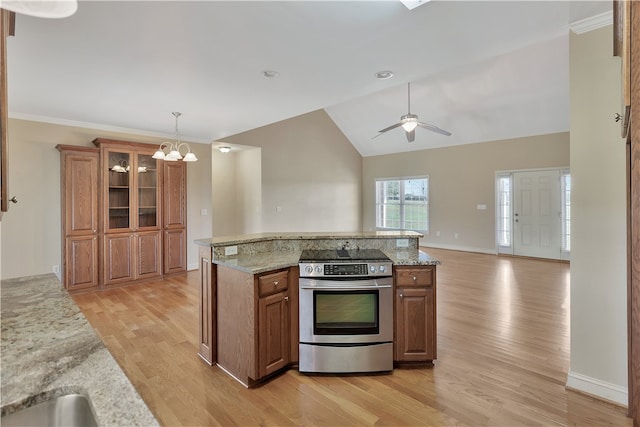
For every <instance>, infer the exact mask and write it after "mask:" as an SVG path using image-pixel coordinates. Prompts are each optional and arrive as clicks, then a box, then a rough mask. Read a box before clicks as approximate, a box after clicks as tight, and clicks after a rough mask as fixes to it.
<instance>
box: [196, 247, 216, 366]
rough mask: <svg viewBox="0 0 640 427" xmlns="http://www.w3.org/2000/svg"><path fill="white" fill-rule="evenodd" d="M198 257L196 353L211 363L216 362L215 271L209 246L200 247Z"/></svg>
mask: <svg viewBox="0 0 640 427" xmlns="http://www.w3.org/2000/svg"><path fill="white" fill-rule="evenodd" d="M199 258H200V299H199V304H198V305H199V307H198V308H199V316H198V322H199V327H198V332H199V342H198V355H200V357H201V358H202V359H203V360H204V361H205V362H207V363H208V364H209V365H213V364H214V363H215V362H216V339H217V336H216V327H217V322H216V309H217V307H216V286H215V284H216V274H215V273H216V271H215V266H214V265H213V264H212V263H211V248H210V247H209V246H207V247H201V248H200V249H199Z"/></svg>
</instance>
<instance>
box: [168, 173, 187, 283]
mask: <svg viewBox="0 0 640 427" xmlns="http://www.w3.org/2000/svg"><path fill="white" fill-rule="evenodd" d="M162 176H163V178H162V186H163V194H164V199H163V200H164V201H163V205H164V206H163V215H164V216H163V218H164V219H163V229H164V255H163V256H164V274H173V273H182V272H185V271H187V210H186V206H187V203H186V199H187V182H186V181H187V174H186V167H185V163H184V162H166V161H165V162H163V174H162Z"/></svg>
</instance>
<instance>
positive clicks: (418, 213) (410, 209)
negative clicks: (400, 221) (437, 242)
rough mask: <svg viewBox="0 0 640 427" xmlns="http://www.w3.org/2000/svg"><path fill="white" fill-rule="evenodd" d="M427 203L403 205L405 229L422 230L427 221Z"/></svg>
mask: <svg viewBox="0 0 640 427" xmlns="http://www.w3.org/2000/svg"><path fill="white" fill-rule="evenodd" d="M427 215H428V211H427V205H426V204H421V205H409V204H407V205H405V207H404V226H403V227H402V228H403V229H405V230H424V229H425V228H426V226H425V224H428V223H429V221H428V220H429V218H428V217H427Z"/></svg>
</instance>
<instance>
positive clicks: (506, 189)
mask: <svg viewBox="0 0 640 427" xmlns="http://www.w3.org/2000/svg"><path fill="white" fill-rule="evenodd" d="M498 192H499V194H498V197H499V206H498V215H499V218H498V238H499V240H500V242H499V244H500V246H506V247H509V246H511V177H510V176H501V177H499V178H498Z"/></svg>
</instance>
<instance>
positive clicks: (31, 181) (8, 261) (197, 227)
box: [1, 119, 211, 279]
mask: <svg viewBox="0 0 640 427" xmlns="http://www.w3.org/2000/svg"><path fill="white" fill-rule="evenodd" d="M8 129H9V144H8V145H9V147H8V153H9V154H8V158H9V180H8V182H9V192H10V194H11V195H15V196H16V197H17V198H18V200H19V203H18V204H15V205H14V204H11V206H10V207H9V212H7V213H5V214H4V215H3V217H2V225H3V226H2V236H1V240H2V242H1V245H2V251H1V253H2V259H1V263H2V279H8V278H14V277H22V276H31V275H35V274H44V273H50V272H51V271H52V266H54V265H60V264H61V262H62V260H61V223H60V153H58V151H57V150H56V149H55V146H56V145H57V144H67V145H80V146H93V144H92V143H91V141H93V140H94V139H95V138H97V137H107V138H113V139H124V140H131V141H139V142H149V143H154V144H155V143H159V142H160V141H161V139H159V138H152V137H145V136H139V135H131V134H124V133H118V132H112V131H111V132H110V131H104V130H96V129H88V128H81V127H73V126H64V125H57V124H50V123H42V122H32V121H26V120H18V119H10V120H9V127H8ZM190 145H191V148H192V149H193V151H194V152H195V154H196V155H197V156H198V159H199V160H198V162H196V163H192V164H189V165H188V166H187V187H188V188H187V201H188V204H187V221H188V222H187V264H188V265H189V266H191V267H192V268H197V266H198V261H197V247H196V246H195V244H193V243H192V242H193V239H195V238H200V237H209V236H210V235H211V228H210V222H209V221H208V220H207V219H206V218H202V217H201V216H200V207H201V206H202V207H205V208H208V207H209V206H210V205H211V191H210V182H211V172H210V171H211V155H210V149H209V146H208V145H202V144H190Z"/></svg>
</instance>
